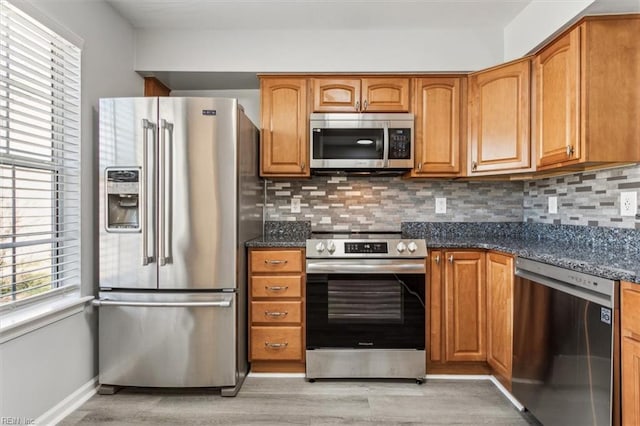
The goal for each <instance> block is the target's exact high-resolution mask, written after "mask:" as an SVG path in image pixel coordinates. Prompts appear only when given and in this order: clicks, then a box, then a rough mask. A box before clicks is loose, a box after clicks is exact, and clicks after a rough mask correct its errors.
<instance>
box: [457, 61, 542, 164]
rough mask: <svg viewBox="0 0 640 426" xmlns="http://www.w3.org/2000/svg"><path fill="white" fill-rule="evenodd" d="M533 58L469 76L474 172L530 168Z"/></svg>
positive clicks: (471, 149)
mask: <svg viewBox="0 0 640 426" xmlns="http://www.w3.org/2000/svg"><path fill="white" fill-rule="evenodd" d="M530 63H531V61H530V59H529V58H527V59H524V60H521V61H517V62H514V63H511V64H509V65H505V66H501V67H498V68H493V69H490V70H488V71H483V72H479V73H477V74H474V75H472V76H471V77H469V98H470V108H469V117H470V125H469V129H470V153H469V161H470V164H469V170H470V174H471V175H473V174H474V173H480V172H500V171H513V170H517V169H526V168H529V167H530V164H531V158H530V151H531V139H530V136H529V133H530V132H529V129H530V120H531V108H530V106H529V105H530V99H531V98H530V86H531V81H530V66H531V65H530Z"/></svg>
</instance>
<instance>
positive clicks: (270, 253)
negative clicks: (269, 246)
mask: <svg viewBox="0 0 640 426" xmlns="http://www.w3.org/2000/svg"><path fill="white" fill-rule="evenodd" d="M251 272H302V251H301V250H252V251H251Z"/></svg>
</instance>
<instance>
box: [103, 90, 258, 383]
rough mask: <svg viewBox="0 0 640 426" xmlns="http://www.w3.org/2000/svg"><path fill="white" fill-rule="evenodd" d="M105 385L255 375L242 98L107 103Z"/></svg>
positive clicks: (254, 170)
mask: <svg viewBox="0 0 640 426" xmlns="http://www.w3.org/2000/svg"><path fill="white" fill-rule="evenodd" d="M99 117H100V118H99V128H100V129H99V132H100V149H99V173H100V177H99V182H100V191H99V199H100V202H99V205H100V206H99V208H100V214H99V220H100V230H99V235H100V242H99V244H100V248H99V253H100V254H99V277H100V282H99V286H100V292H99V298H98V300H96V303H95V305H97V306H99V317H98V318H99V320H98V324H99V326H98V327H99V370H100V371H99V381H100V384H101V387H100V391H101V393H110V392H112V391H113V390H114V389H115V388H116V387H117V386H142V387H221V388H222V394H223V395H235V394H236V393H237V391H238V390H239V388H240V386H241V385H242V381H243V380H244V377H245V376H246V373H247V369H248V366H247V342H246V339H247V338H246V330H247V324H246V318H247V315H246V310H247V307H246V299H247V297H246V291H247V279H246V271H247V266H246V251H245V248H244V243H245V242H246V241H247V240H249V239H251V238H254V237H256V236H258V235H259V234H260V232H261V226H262V210H261V207H260V203H261V202H262V191H261V188H262V186H261V183H260V181H259V177H258V130H257V129H256V127H255V126H254V125H253V124H252V123H251V121H250V120H249V119H248V118H247V117H246V115H245V114H244V112H243V110H242V107H240V106H239V105H238V103H237V101H236V100H235V99H224V98H172V97H162V98H113V99H101V100H100V111H99Z"/></svg>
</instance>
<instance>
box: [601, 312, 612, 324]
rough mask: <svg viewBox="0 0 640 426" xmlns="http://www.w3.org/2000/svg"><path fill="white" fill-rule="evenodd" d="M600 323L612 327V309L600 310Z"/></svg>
mask: <svg viewBox="0 0 640 426" xmlns="http://www.w3.org/2000/svg"><path fill="white" fill-rule="evenodd" d="M600 321H602V322H603V323H605V324H609V325H611V309H607V308H600Z"/></svg>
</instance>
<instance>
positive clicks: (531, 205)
mask: <svg viewBox="0 0 640 426" xmlns="http://www.w3.org/2000/svg"><path fill="white" fill-rule="evenodd" d="M639 190H640V166H637V165H636V166H628V167H621V168H616V169H608V170H600V171H590V172H582V173H576V174H572V175H565V176H559V177H551V178H545V179H539V180H534V181H529V182H525V184H524V220H525V221H526V222H536V223H551V224H562V225H583V226H604V227H612V228H635V229H640V216H639V215H636V216H635V217H633V216H631V217H628V216H625V217H622V216H620V193H621V192H636V193H637V192H638V191H639ZM552 196H555V197H558V200H557V201H558V213H556V214H550V213H548V198H549V197H552ZM638 199H640V197H638Z"/></svg>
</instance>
